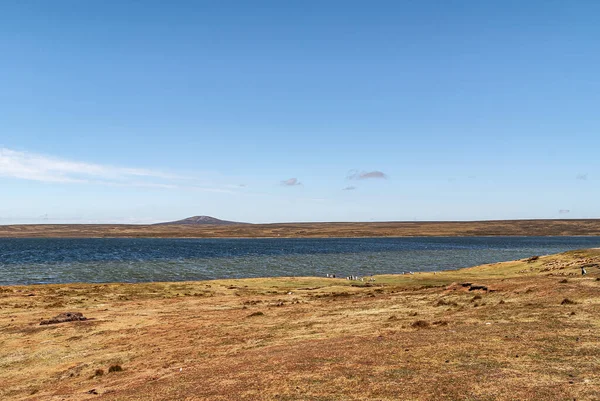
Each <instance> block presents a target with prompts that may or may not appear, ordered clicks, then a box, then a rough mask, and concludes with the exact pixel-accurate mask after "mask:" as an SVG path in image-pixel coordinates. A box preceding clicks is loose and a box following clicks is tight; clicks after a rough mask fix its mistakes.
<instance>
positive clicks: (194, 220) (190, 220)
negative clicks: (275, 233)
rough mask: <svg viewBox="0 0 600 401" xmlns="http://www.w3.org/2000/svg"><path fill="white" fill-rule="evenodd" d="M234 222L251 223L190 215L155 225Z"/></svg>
mask: <svg viewBox="0 0 600 401" xmlns="http://www.w3.org/2000/svg"><path fill="white" fill-rule="evenodd" d="M234 224H249V223H239V222H237V221H227V220H220V219H216V218H214V217H210V216H193V217H188V218H187V219H183V220H177V221H168V222H166V223H157V224H154V225H155V226H164V225H186V226H197V225H214V226H231V225H234Z"/></svg>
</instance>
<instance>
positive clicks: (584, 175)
mask: <svg viewBox="0 0 600 401" xmlns="http://www.w3.org/2000/svg"><path fill="white" fill-rule="evenodd" d="M575 178H576V179H578V180H584V181H585V180H587V179H588V175H587V173H585V174H577V177H575Z"/></svg>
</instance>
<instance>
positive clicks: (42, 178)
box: [0, 148, 231, 192]
mask: <svg viewBox="0 0 600 401" xmlns="http://www.w3.org/2000/svg"><path fill="white" fill-rule="evenodd" d="M0 177H9V178H17V179H22V180H29V181H38V182H45V183H55V184H56V183H57V184H99V185H106V186H116V187H138V188H139V187H143V188H161V189H183V188H185V189H194V190H201V191H209V192H231V191H228V190H226V189H222V188H205V187H202V186H198V185H194V184H189V185H181V183H180V182H179V181H181V180H189V179H190V177H184V176H179V175H175V174H169V173H165V172H162V171H158V170H149V169H141V168H129V167H115V166H109V165H103V164H97V163H86V162H80V161H73V160H66V159H61V158H57V157H52V156H46V155H41V154H37V153H32V152H22V151H16V150H12V149H8V148H0Z"/></svg>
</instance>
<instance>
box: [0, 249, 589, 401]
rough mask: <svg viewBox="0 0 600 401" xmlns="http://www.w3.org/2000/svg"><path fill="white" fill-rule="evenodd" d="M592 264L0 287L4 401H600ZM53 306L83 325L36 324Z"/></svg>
mask: <svg viewBox="0 0 600 401" xmlns="http://www.w3.org/2000/svg"><path fill="white" fill-rule="evenodd" d="M599 262H600V251H591V250H590V251H578V252H569V253H565V254H561V255H556V256H550V257H540V258H539V259H537V260H535V261H529V262H528V261H526V260H523V261H518V262H507V263H497V264H493V265H485V266H479V267H475V268H469V269H463V270H457V271H449V272H442V273H438V274H436V275H434V274H432V273H419V274H415V275H410V276H408V275H405V276H392V275H388V276H379V277H376V282H375V286H372V287H353V286H352V285H351V284H352V283H351V282H348V281H345V280H339V279H322V278H287V279H286V278H270V279H247V280H220V281H211V282H193V283H192V282H190V283H146V284H73V285H47V286H28V287H19V286H15V287H0V383H1V385H0V399H2V400H13V399H14V400H63V399H64V400H86V399H102V400H407V399H408V400H411V399H412V400H440V399H446V400H514V399H519V400H527V399H529V400H556V399H577V400H586V399H588V400H592V399H600V391H599V389H600V372H599V371H598V369H597V367H598V364H599V363H600V338H599V337H598V330H599V329H600V327H599V326H600V318H599V316H600V281H597V280H596V279H597V278H598V277H600V274H599V273H600V269H598V268H589V269H588V272H589V274H588V276H584V277H582V276H581V275H580V269H579V266H581V265H582V264H589V263H599ZM566 277H569V280H568V282H566V283H562V284H559V282H560V281H561V280H562V279H564V278H566ZM464 283H471V284H473V285H466V284H465V285H463V284H464ZM478 286H485V287H487V291H486V290H472V291H470V289H471V288H473V287H476V288H479V287H478ZM290 293H291V294H290ZM31 294H33V295H31ZM564 299H569V300H571V301H573V302H575V303H565V304H563V305H561V302H562V301H563V300H564ZM60 312H82V313H83V314H84V315H85V316H86V317H88V318H89V320H87V321H77V322H69V323H62V324H57V325H49V326H40V325H39V322H40V321H41V320H42V319H47V318H49V317H52V316H55V315H57V314H58V313H60ZM259 312H260V313H262V314H260V313H259ZM249 316H252V317H249ZM114 366H119V367H121V368H122V369H121V370H120V371H118V369H116V368H112V367H114ZM100 372H101V373H100ZM105 372H110V373H105Z"/></svg>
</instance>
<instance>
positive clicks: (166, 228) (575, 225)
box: [0, 219, 600, 238]
mask: <svg viewBox="0 0 600 401" xmlns="http://www.w3.org/2000/svg"><path fill="white" fill-rule="evenodd" d="M487 235H510V236H519V235H521V236H535V235H540V236H545V235H563V236H564V235H600V219H588V220H574V219H571V220H504V221H501V220H498V221H462V222H444V221H431V222H387V223H385V222H380V223H285V224H239V225H226V226H218V225H150V226H148V225H124V224H121V225H111V224H96V225H93V224H63V225H60V224H38V225H12V226H2V225H0V237H15V238H19V237H20V238H23V237H52V238H56V237H65V238H73V237H79V238H81V237H161V238H168V237H187V238H235V237H238V238H259V237H263V238H264V237H281V238H327V237H414V236H463V237H465V236H467V237H468V236H487Z"/></svg>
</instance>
